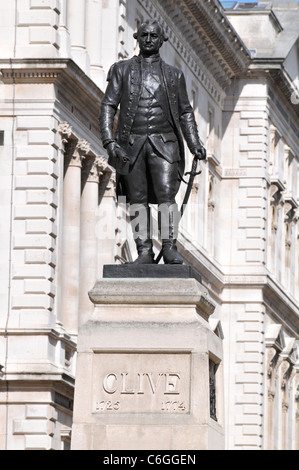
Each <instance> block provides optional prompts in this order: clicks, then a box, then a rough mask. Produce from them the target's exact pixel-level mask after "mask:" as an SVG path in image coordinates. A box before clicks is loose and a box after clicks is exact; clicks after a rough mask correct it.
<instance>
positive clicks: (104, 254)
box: [96, 157, 117, 278]
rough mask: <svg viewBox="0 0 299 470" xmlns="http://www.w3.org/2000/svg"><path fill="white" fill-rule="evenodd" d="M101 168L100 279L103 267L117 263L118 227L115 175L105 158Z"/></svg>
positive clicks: (98, 235)
mask: <svg viewBox="0 0 299 470" xmlns="http://www.w3.org/2000/svg"><path fill="white" fill-rule="evenodd" d="M99 167H100V170H101V173H102V177H101V185H100V202H99V208H98V212H97V226H96V236H97V277H98V278H100V277H102V275H103V266H104V265H105V264H111V263H114V261H115V258H114V256H115V245H116V227H117V214H116V196H115V183H116V181H115V173H111V170H110V169H109V167H108V163H107V160H106V158H105V157H100V158H99Z"/></svg>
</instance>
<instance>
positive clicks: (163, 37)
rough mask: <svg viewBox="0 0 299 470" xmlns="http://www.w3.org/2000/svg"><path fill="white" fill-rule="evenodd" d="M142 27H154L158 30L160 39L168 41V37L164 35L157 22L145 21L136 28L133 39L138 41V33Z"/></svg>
mask: <svg viewBox="0 0 299 470" xmlns="http://www.w3.org/2000/svg"><path fill="white" fill-rule="evenodd" d="M144 26H156V27H157V28H159V30H160V34H161V37H162V39H163V41H168V37H167V36H166V34H165V31H164V28H163V26H161V24H160V23H159V22H158V21H157V20H146V21H144V22H143V23H142V24H141V25H140V26H139V28H138V30H137V33H134V34H133V37H134V39H138V35H139V32H140V31H141V29H142V28H143V27H144Z"/></svg>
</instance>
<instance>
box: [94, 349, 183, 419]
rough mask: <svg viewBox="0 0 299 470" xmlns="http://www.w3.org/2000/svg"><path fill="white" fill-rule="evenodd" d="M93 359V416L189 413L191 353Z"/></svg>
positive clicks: (136, 354)
mask: <svg viewBox="0 0 299 470" xmlns="http://www.w3.org/2000/svg"><path fill="white" fill-rule="evenodd" d="M94 358H95V360H94V367H93V369H94V371H93V377H96V378H95V380H94V386H93V396H94V401H93V412H96V413H121V412H124V413H125V412H138V413H142V412H144V413H146V412H161V413H186V412H188V411H189V402H190V396H189V395H190V354H189V353H182V354H177V353H175V354H171V353H129V354H128V353H110V354H107V353H97V354H95V356H94ZM109 363H110V364H109ZM109 365H110V367H109ZM124 366H125V367H124ZM163 366H164V367H165V368H164V367H163ZM170 366H171V367H172V368H171V369H170V368H169V367H170Z"/></svg>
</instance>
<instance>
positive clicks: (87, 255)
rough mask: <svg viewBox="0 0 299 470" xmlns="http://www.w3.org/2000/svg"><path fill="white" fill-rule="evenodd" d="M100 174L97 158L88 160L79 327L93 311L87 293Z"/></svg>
mask: <svg viewBox="0 0 299 470" xmlns="http://www.w3.org/2000/svg"><path fill="white" fill-rule="evenodd" d="M100 174H101V173H100V167H99V158H95V159H88V161H86V164H85V166H84V168H83V175H82V198H81V247H80V300H79V325H81V324H82V323H84V322H85V321H87V319H88V317H89V315H90V314H91V313H92V312H93V309H94V306H93V304H92V303H91V301H90V300H89V297H88V292H89V291H90V289H91V288H92V286H93V285H94V283H95V281H96V277H97V237H96V223H97V210H98V205H99V180H100Z"/></svg>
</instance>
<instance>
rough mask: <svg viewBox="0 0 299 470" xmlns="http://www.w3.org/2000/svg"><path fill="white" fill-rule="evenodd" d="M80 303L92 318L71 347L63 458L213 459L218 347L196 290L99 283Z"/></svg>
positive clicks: (203, 297) (188, 281) (137, 282)
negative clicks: (68, 437)
mask: <svg viewBox="0 0 299 470" xmlns="http://www.w3.org/2000/svg"><path fill="white" fill-rule="evenodd" d="M90 298H91V300H92V301H93V302H94V304H95V311H94V315H93V317H92V318H91V319H90V320H89V321H88V322H87V323H85V324H84V325H83V326H82V327H81V329H80V331H79V339H78V364H77V375H76V387H75V407H74V424H73V431H72V449H74V450H78V449H81V450H95V449H104V450H131V449H134V450H138V449H148V450H155V449H159V450H161V449H167V450H174V449H176V450H178V449H180V450H182V449H183V450H185V449H186V450H187V449H189V450H191V449H193V450H196V449H222V448H223V445H224V442H223V429H222V402H221V398H220V397H221V396H222V367H221V360H222V341H221V338H220V337H219V336H217V335H216V334H215V333H214V332H213V331H212V329H211V327H210V325H209V321H208V317H209V315H210V314H211V313H212V312H213V311H214V305H213V304H212V302H211V301H210V300H209V297H208V295H207V293H206V291H205V290H204V288H203V287H202V285H201V284H199V282H198V281H197V280H196V279H194V278H185V279H182V278H181V279H178V278H177V279H176V278H172V279H169V278H159V279H154V278H152V279H150V278H141V279H136V278H105V279H100V280H99V281H97V283H96V285H95V287H94V289H93V290H92V291H91V292H90ZM216 369H217V371H216ZM215 371H216V373H215Z"/></svg>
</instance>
